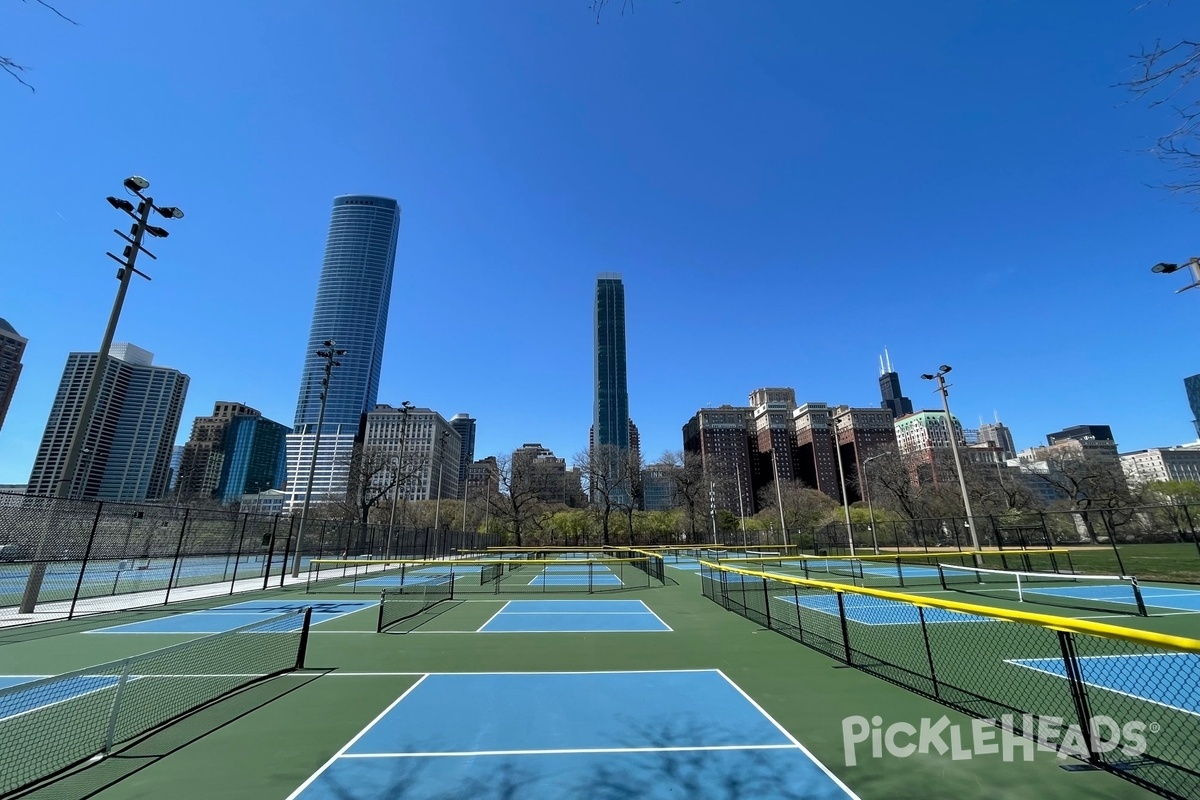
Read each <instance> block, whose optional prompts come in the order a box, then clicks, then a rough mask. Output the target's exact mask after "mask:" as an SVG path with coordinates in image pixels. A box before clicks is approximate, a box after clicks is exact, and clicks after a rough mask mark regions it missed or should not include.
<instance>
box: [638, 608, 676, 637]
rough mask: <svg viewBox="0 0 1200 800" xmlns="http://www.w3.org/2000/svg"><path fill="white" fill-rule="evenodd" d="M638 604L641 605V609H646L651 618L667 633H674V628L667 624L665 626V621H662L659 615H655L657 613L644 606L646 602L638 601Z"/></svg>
mask: <svg viewBox="0 0 1200 800" xmlns="http://www.w3.org/2000/svg"><path fill="white" fill-rule="evenodd" d="M638 602H639V603H641V604H642V607H643V608H645V609H646V610H647V611H648V612H650V614H651V616H653V617H654V618H655V619H657V620H658V621H659V623H661V624H662V626H663V627H664V628H666V629H667V631H668V632H670V633H674V632H675V629H674V628H672V627H671V626H670V625H668V624H667V621H666V620H665V619H663V618H662V617H660V616H659V615H658V614H657V613H656V612H655V611H654V609H652V608H651V607H650V606H648V605H646V601H645V600H638Z"/></svg>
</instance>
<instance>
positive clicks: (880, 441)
mask: <svg viewBox="0 0 1200 800" xmlns="http://www.w3.org/2000/svg"><path fill="white" fill-rule="evenodd" d="M832 422H833V427H834V437H835V438H836V440H837V446H838V448H839V449H840V450H841V455H842V470H843V473H844V475H845V477H846V494H847V496H848V497H849V500H850V502H851V503H854V502H858V501H859V500H862V499H863V497H862V488H861V487H862V485H863V475H862V466H861V465H862V463H863V462H864V461H866V460H867V459H869V458H871V457H872V456H876V455H879V454H880V453H884V452H887V451H888V450H895V449H896V427H895V424H894V421H893V420H892V413H891V411H890V410H888V409H878V408H851V407H849V406H838V407H837V408H836V409H834V411H833V415H832ZM835 467H836V453H835Z"/></svg>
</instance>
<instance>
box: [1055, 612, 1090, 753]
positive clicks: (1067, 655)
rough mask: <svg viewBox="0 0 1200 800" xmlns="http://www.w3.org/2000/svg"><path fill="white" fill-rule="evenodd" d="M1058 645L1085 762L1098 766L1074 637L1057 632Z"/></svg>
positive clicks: (1065, 632) (1063, 632)
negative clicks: (1077, 719) (1060, 650)
mask: <svg viewBox="0 0 1200 800" xmlns="http://www.w3.org/2000/svg"><path fill="white" fill-rule="evenodd" d="M1058 645H1059V647H1060V648H1061V649H1062V658H1063V666H1064V668H1065V671H1066V673H1067V675H1066V678H1067V684H1068V685H1069V686H1070V687H1071V700H1072V701H1074V703H1075V714H1076V716H1077V717H1078V718H1079V733H1080V735H1081V736H1082V737H1083V744H1084V746H1085V747H1086V748H1087V754H1088V755H1087V761H1088V763H1089V764H1094V765H1099V764H1100V756H1099V755H1097V754H1096V748H1095V745H1094V743H1093V742H1092V724H1091V723H1092V712H1091V709H1090V708H1089V707H1088V699H1087V689H1086V688H1085V686H1084V683H1083V673H1082V671H1081V670H1080V669H1079V657H1078V656H1077V655H1076V653H1075V637H1074V635H1073V634H1071V633H1069V632H1067V631H1058Z"/></svg>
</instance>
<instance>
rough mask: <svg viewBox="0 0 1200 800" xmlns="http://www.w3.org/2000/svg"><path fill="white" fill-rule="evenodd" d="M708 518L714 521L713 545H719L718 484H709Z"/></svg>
mask: <svg viewBox="0 0 1200 800" xmlns="http://www.w3.org/2000/svg"><path fill="white" fill-rule="evenodd" d="M708 516H709V519H711V520H712V529H713V544H717V482H716V481H709V482H708Z"/></svg>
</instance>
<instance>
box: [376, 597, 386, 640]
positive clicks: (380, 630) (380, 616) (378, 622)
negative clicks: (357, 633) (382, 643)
mask: <svg viewBox="0 0 1200 800" xmlns="http://www.w3.org/2000/svg"><path fill="white" fill-rule="evenodd" d="M386 599H387V589H382V590H380V592H379V613H378V614H377V615H376V618H375V632H376V633H383V602H384V600H386Z"/></svg>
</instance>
